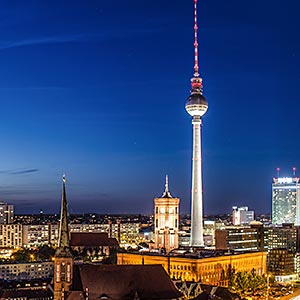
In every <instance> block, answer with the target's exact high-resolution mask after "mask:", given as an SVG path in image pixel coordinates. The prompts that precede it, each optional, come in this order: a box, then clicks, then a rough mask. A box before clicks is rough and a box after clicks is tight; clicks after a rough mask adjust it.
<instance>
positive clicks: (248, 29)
mask: <svg viewBox="0 0 300 300" xmlns="http://www.w3.org/2000/svg"><path fill="white" fill-rule="evenodd" d="M299 9H300V4H299V3H298V2H296V1H289V3H285V4H284V5H282V4H281V3H280V1H275V2H274V1H271V0H266V1H264V2H263V3H262V2H261V1H258V0H254V1H251V2H243V3H241V1H239V0H233V1H231V2H230V3H228V2H226V3H225V2H224V1H221V0H216V1H214V2H212V1H208V0H199V10H198V13H199V56H200V73H201V77H202V78H203V86H204V95H205V97H206V98H207V100H208V101H209V104H210V107H209V109H208V111H207V113H206V114H205V116H204V117H203V126H204V127H203V128H205V130H203V132H202V134H203V146H202V158H203V190H204V197H203V199H204V214H206V215H207V214H217V213H221V212H228V213H230V212H231V208H232V206H234V205H238V206H248V207H249V209H251V210H254V211H255V213H262V212H271V203H272V192H271V191H272V189H271V185H272V178H273V177H274V176H276V167H281V176H282V177H285V176H291V175H292V167H294V166H296V167H297V166H298V167H299V168H300V157H299V151H298V149H299V148H300V141H299V139H297V138H296V136H295V134H294V132H296V131H297V128H298V127H299V119H298V111H299V108H300V103H299V101H298V97H299V95H298V86H299V80H300V73H299V55H300V41H299V39H298V28H299V26H300V20H299V18H298V11H299ZM192 15H193V3H192V2H191V3H189V2H187V1H180V0H174V1H172V3H171V4H170V2H168V1H166V2H161V1H158V0H155V1H151V2H149V3H148V2H147V3H146V2H141V1H137V0H131V1H130V2H129V3H125V2H123V1H119V0H116V1H114V2H104V1H95V0H91V1H88V2H86V1H78V2H76V3H72V6H70V5H69V4H68V3H62V2H60V1H40V2H38V1H29V2H26V4H25V3H24V2H23V1H17V2H14V3H10V2H9V1H4V3H3V4H2V9H1V12H0V17H1V20H2V26H1V27H0V36H1V39H0V65H1V69H0V105H1V106H0V120H1V126H0V139H1V145H2V147H1V148H0V157H1V164H0V201H4V202H7V203H11V204H14V205H15V213H17V214H18V213H39V211H40V209H43V211H44V213H45V214H46V213H59V210H60V201H61V176H62V174H63V173H66V176H67V189H68V202H69V211H70V213H84V212H85V213H88V212H95V213H151V212H153V201H152V200H153V198H155V197H158V196H159V195H161V193H162V192H163V190H164V178H165V175H166V174H168V176H169V185H170V191H171V193H172V195H174V196H175V197H178V198H180V199H181V203H180V213H183V212H189V211H190V193H191V149H192V144H191V141H192V130H191V126H190V121H191V120H190V118H189V116H188V114H187V113H186V111H185V108H184V106H185V100H186V99H187V97H188V96H189V94H190V78H191V77H192V76H193V72H192V70H193V58H194V54H193V18H192ZM278 20H280V22H278Z"/></svg>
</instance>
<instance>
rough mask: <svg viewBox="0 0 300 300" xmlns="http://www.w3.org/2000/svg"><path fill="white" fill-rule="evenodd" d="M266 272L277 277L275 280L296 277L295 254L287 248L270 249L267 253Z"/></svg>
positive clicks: (287, 279)
mask: <svg viewBox="0 0 300 300" xmlns="http://www.w3.org/2000/svg"><path fill="white" fill-rule="evenodd" d="M268 272H269V273H270V274H272V275H273V276H275V277H276V278H277V281H290V279H293V280H295V279H297V275H296V266H295V255H294V253H292V252H290V251H288V250H287V249H280V248H277V249H271V250H270V251H269V254H268Z"/></svg>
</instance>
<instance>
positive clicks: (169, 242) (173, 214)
mask: <svg viewBox="0 0 300 300" xmlns="http://www.w3.org/2000/svg"><path fill="white" fill-rule="evenodd" d="M179 202H180V199H179V198H173V197H172V195H171V193H170V192H169V186H168V176H166V185H165V191H164V193H163V195H162V196H161V197H160V198H155V199H154V223H155V230H154V231H155V233H154V235H155V248H163V249H165V250H166V252H170V251H171V250H173V249H176V248H178V227H179Z"/></svg>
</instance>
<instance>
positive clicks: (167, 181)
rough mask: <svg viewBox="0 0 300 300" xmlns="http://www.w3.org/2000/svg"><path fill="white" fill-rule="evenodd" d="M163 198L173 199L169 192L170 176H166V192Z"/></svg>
mask: <svg viewBox="0 0 300 300" xmlns="http://www.w3.org/2000/svg"><path fill="white" fill-rule="evenodd" d="M161 197H162V198H173V197H172V195H171V193H170V192H169V177H168V175H166V183H165V191H164V193H163V195H162V196H161Z"/></svg>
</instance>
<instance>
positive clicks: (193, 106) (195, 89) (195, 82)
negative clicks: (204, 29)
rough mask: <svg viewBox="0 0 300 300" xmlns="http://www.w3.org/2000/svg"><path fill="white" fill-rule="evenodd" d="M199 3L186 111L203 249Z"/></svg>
mask: <svg viewBox="0 0 300 300" xmlns="http://www.w3.org/2000/svg"><path fill="white" fill-rule="evenodd" d="M197 2H198V0H194V49H195V64H194V77H193V78H192V79H191V83H192V90H191V94H190V96H189V97H188V99H187V100H186V104H185V109H186V111H187V112H188V113H189V114H190V115H191V116H192V117H193V120H192V124H193V167H192V212H191V239H190V246H191V247H203V246H204V241H203V204H202V202H203V199H202V198H203V197H202V161H201V125H202V120H201V117H202V116H203V115H204V114H205V113H206V111H207V108H208V103H207V101H206V99H205V97H204V96H203V94H202V78H201V77H200V76H199V65H198V20H197Z"/></svg>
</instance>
